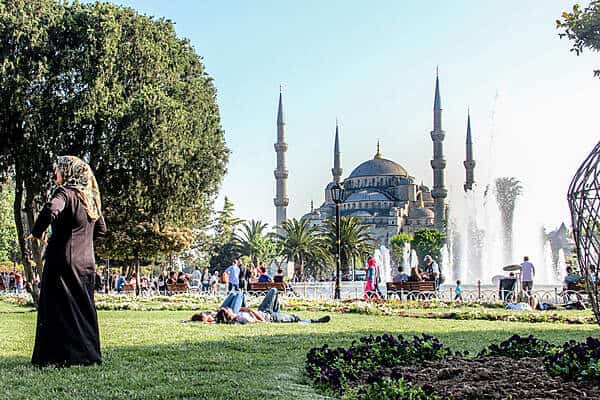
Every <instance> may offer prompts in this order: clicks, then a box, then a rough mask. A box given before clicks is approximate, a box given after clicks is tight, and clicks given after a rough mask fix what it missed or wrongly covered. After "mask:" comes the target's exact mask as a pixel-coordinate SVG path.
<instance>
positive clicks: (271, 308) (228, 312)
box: [215, 288, 331, 324]
mask: <svg viewBox="0 0 600 400" xmlns="http://www.w3.org/2000/svg"><path fill="white" fill-rule="evenodd" d="M235 310H236V308H231V307H222V308H220V309H219V310H218V311H217V314H216V316H215V320H216V322H217V323H240V324H250V323H255V322H278V323H291V322H300V323H325V322H329V321H330V320H331V317H329V315H326V316H323V317H321V318H318V319H308V320H303V319H301V318H300V317H298V316H297V315H293V314H285V313H282V312H280V305H279V292H278V291H277V289H276V288H271V289H269V291H268V292H267V295H266V296H265V298H264V300H263V301H262V303H261V304H260V306H259V307H258V310H253V309H251V308H248V307H246V306H241V307H240V308H239V311H238V312H235Z"/></svg>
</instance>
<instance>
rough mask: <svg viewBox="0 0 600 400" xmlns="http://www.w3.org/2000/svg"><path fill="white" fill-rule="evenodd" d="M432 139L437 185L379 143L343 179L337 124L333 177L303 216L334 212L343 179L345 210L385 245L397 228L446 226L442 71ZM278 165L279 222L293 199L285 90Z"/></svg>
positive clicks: (316, 221)
mask: <svg viewBox="0 0 600 400" xmlns="http://www.w3.org/2000/svg"><path fill="white" fill-rule="evenodd" d="M430 135H431V140H432V142H433V157H432V160H431V168H432V172H433V188H431V189H430V188H429V187H427V186H425V185H423V184H419V183H417V182H419V180H417V179H416V178H415V177H414V176H411V175H410V173H409V172H408V170H407V169H406V168H405V167H404V166H402V165H400V164H399V163H397V162H395V161H392V160H389V159H386V158H384V156H383V154H382V153H381V149H380V146H379V143H377V150H376V153H375V155H374V156H373V158H371V159H369V160H366V161H364V162H363V163H361V164H360V165H358V166H357V167H356V168H354V169H353V170H352V172H351V173H350V175H348V176H347V177H346V178H345V179H342V174H343V170H342V167H341V151H340V132H339V126H337V124H336V130H335V140H334V150H333V168H332V169H331V173H332V180H331V182H329V183H328V184H327V185H326V186H325V190H324V192H325V195H324V201H323V203H322V204H321V205H320V206H319V207H318V208H314V207H313V206H312V204H311V210H310V212H309V213H307V214H305V215H304V216H303V217H302V218H304V219H308V220H309V221H310V223H311V224H312V225H320V224H323V223H324V222H325V220H327V219H329V218H331V217H335V204H334V202H333V200H332V198H331V187H332V186H334V185H335V184H340V185H342V186H343V188H344V198H343V203H342V204H341V205H340V213H341V215H342V216H354V217H356V218H358V219H359V221H360V222H361V223H362V224H364V225H367V226H368V230H369V233H370V234H371V235H372V236H373V238H374V239H375V240H377V242H378V243H380V244H384V245H387V244H388V242H389V239H390V238H391V237H392V236H393V235H394V234H396V233H398V232H407V233H410V232H414V231H418V230H420V229H424V228H435V229H439V230H444V229H445V224H446V213H447V204H446V197H447V195H448V192H447V189H446V186H445V174H444V169H445V167H446V160H445V159H444V152H443V141H444V137H445V132H444V131H443V130H442V107H441V98H440V88H439V77H437V76H436V82H435V95H434V106H433V130H432V131H431V133H430ZM277 139H278V140H277V143H276V144H275V151H276V153H277V169H276V170H275V179H276V196H275V199H274V203H275V207H276V222H277V225H279V224H281V223H282V222H284V221H285V220H286V207H287V205H288V203H289V199H288V197H287V192H286V183H287V182H286V181H287V177H288V171H287V169H286V167H285V152H286V151H287V144H286V143H285V119H284V114H283V103H282V96H281V93H280V95H279V108H278V115H277ZM464 166H465V169H466V181H465V191H467V190H470V189H471V188H472V186H473V184H474V180H473V170H474V167H475V161H474V160H473V151H472V142H471V126H470V117H468V120H467V140H466V160H465V161H464Z"/></svg>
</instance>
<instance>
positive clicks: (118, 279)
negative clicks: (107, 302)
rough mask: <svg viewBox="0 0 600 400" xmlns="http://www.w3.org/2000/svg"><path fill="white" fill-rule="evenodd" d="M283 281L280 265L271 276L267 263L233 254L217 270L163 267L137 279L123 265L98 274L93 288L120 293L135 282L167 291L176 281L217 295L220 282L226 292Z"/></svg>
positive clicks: (147, 289)
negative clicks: (228, 262)
mask: <svg viewBox="0 0 600 400" xmlns="http://www.w3.org/2000/svg"><path fill="white" fill-rule="evenodd" d="M284 281H285V274H284V271H283V269H281V268H279V269H278V270H277V273H276V274H275V275H273V276H272V275H270V274H269V273H268V270H267V265H266V263H264V262H261V263H260V264H259V266H255V265H254V264H253V263H252V262H250V263H249V264H248V265H247V266H246V265H244V263H243V262H242V260H241V259H239V258H234V259H233V260H232V263H231V265H230V266H229V267H228V268H227V269H225V271H224V272H223V273H221V274H220V273H219V271H217V270H215V271H214V272H213V273H211V272H210V271H209V269H208V268H207V267H206V268H204V269H203V270H202V271H201V270H200V269H198V268H196V269H194V271H193V272H192V273H191V274H188V273H185V272H183V271H179V272H176V271H166V270H163V271H162V272H161V273H160V274H159V275H158V276H157V277H154V278H152V277H149V276H142V277H141V278H139V279H138V276H137V274H136V273H135V272H133V273H130V274H128V273H127V271H126V270H125V269H123V270H122V271H121V272H120V273H113V274H112V275H110V276H109V278H108V281H106V280H105V278H104V277H102V276H100V275H98V282H99V286H98V287H97V290H99V291H101V290H102V288H103V287H104V288H105V290H108V291H116V292H117V293H121V292H124V291H136V290H137V286H138V285H139V286H140V291H141V293H143V294H144V293H148V294H150V293H161V294H167V293H169V287H170V286H171V285H178V286H179V287H184V288H185V289H186V290H187V289H189V288H191V287H195V288H199V289H200V291H201V292H203V293H207V294H211V295H217V294H218V293H219V285H220V284H221V285H223V286H225V288H226V290H227V292H228V293H229V292H231V291H233V290H235V291H242V292H245V291H248V290H249V289H250V283H255V282H284Z"/></svg>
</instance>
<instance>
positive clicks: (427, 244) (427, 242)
mask: <svg viewBox="0 0 600 400" xmlns="http://www.w3.org/2000/svg"><path fill="white" fill-rule="evenodd" d="M445 243H446V234H445V233H444V232H440V231H438V230H437V229H422V230H419V231H416V232H414V233H413V239H412V241H411V243H410V244H411V247H412V248H413V249H415V251H416V252H417V256H418V257H419V264H421V265H422V264H423V258H424V257H425V256H426V255H430V256H431V257H432V258H433V259H434V260H435V261H436V262H437V263H438V264H440V263H441V260H442V254H441V250H442V247H443V246H444V244H445Z"/></svg>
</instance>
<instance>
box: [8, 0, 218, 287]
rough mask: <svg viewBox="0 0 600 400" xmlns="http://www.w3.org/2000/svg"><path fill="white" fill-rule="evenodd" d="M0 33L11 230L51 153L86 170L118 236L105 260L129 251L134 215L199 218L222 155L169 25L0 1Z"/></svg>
mask: <svg viewBox="0 0 600 400" xmlns="http://www.w3.org/2000/svg"><path fill="white" fill-rule="evenodd" d="M0 35H1V37H2V38H3V40H2V41H0V137H1V139H0V176H4V177H6V176H7V175H14V179H15V203H14V210H15V213H14V214H15V222H16V226H17V231H18V235H19V238H23V236H24V234H25V232H26V231H27V230H28V229H30V228H31V225H32V224H33V220H34V218H35V214H36V212H37V210H38V209H39V206H40V205H41V204H42V203H43V201H44V197H45V195H46V193H47V189H48V178H49V176H50V174H51V169H52V160H53V159H54V158H55V156H57V155H59V154H73V155H76V156H80V157H82V158H83V159H85V160H87V161H88V162H89V163H90V165H91V167H92V169H93V170H94V171H95V173H96V177H97V179H98V183H99V185H100V189H101V191H102V194H103V204H104V211H105V215H106V217H107V220H108V223H109V227H110V229H111V232H112V233H113V234H116V235H125V236H126V237H127V238H128V239H129V240H128V241H121V240H115V239H116V237H113V238H112V239H111V238H109V240H107V241H106V242H105V246H104V249H103V250H104V252H105V253H108V254H110V255H112V256H113V257H134V256H135V254H133V253H134V252H135V249H134V248H133V247H132V246H130V242H131V241H144V240H145V238H146V235H147V234H149V232H148V231H145V230H143V229H139V224H140V223H142V222H147V223H150V224H152V225H153V226H156V225H158V226H159V231H165V230H168V229H172V228H177V227H181V226H183V225H184V224H185V225H188V226H191V227H198V226H202V225H203V224H206V222H207V215H208V213H209V209H210V206H211V201H212V195H211V194H212V193H215V192H216V191H217V186H218V184H219V182H220V180H221V179H222V176H223V175H224V173H225V165H226V161H227V156H228V151H227V149H226V147H225V143H224V140H223V133H222V131H221V128H220V119H219V112H218V107H217V103H216V91H215V88H214V86H213V83H212V79H211V78H210V77H209V76H208V75H207V74H206V72H205V70H204V66H203V64H202V62H201V59H200V57H199V56H198V55H197V54H196V53H195V51H194V49H193V48H192V47H191V45H190V43H189V42H188V41H187V40H184V39H180V38H178V37H177V35H176V34H175V31H174V28H173V24H172V22H170V21H168V20H165V19H152V18H150V17H146V16H142V15H139V14H138V13H136V12H135V11H134V10H132V9H130V8H124V7H118V6H114V5H111V4H108V3H94V4H79V3H74V4H68V3H59V2H55V1H53V0H7V1H5V2H2V3H1V4H0ZM21 209H24V210H25V215H26V218H25V220H23V219H22V218H21V212H20V210H21ZM20 247H21V251H22V252H23V253H24V252H25V251H26V244H25V242H24V241H23V240H22V239H20ZM33 252H34V258H35V259H36V261H41V257H40V249H39V248H37V247H35V246H33ZM39 264H41V263H39ZM26 267H27V270H28V278H30V279H31V272H32V271H31V265H27V263H26Z"/></svg>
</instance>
